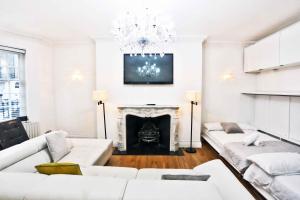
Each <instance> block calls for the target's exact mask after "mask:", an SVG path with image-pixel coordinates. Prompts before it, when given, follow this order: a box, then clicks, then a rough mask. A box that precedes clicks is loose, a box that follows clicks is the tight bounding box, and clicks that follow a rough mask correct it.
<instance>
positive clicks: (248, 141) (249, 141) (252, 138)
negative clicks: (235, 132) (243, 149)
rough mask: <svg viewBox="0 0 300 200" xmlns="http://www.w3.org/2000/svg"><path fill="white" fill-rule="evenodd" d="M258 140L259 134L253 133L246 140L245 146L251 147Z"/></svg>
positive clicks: (244, 141)
mask: <svg viewBox="0 0 300 200" xmlns="http://www.w3.org/2000/svg"><path fill="white" fill-rule="evenodd" d="M258 138H259V134H258V133H251V134H249V135H248V136H246V137H245V138H244V140H243V143H244V145H246V146H249V145H251V144H253V143H254V142H255V141H256V140H257V139H258Z"/></svg>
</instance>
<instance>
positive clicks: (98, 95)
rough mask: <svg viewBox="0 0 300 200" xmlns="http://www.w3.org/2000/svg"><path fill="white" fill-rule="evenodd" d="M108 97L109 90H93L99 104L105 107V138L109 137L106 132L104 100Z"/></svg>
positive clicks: (104, 120)
mask: <svg viewBox="0 0 300 200" xmlns="http://www.w3.org/2000/svg"><path fill="white" fill-rule="evenodd" d="M106 99H107V92H106V91H105V90H96V91H94V92H93V100H95V101H97V104H98V106H100V105H102V107H103V123H104V134H105V139H107V134H106V119H105V104H104V101H105V100H106Z"/></svg>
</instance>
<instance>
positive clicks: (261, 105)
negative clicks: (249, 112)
mask: <svg viewBox="0 0 300 200" xmlns="http://www.w3.org/2000/svg"><path fill="white" fill-rule="evenodd" d="M269 98H270V97H269V96H256V97H255V108H254V125H255V126H256V127H257V128H258V129H259V130H262V131H266V132H267V131H268V110H269Z"/></svg>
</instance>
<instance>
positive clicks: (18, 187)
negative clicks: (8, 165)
mask: <svg viewBox="0 0 300 200" xmlns="http://www.w3.org/2000/svg"><path fill="white" fill-rule="evenodd" d="M47 177H48V176H46V175H43V174H35V173H7V172H5V173H3V172H0V180H1V186H0V199H3V200H4V199H5V200H23V199H24V197H25V196H26V194H27V193H28V192H29V191H30V190H31V189H32V188H35V187H36V186H37V185H39V184H40V183H41V182H42V181H43V180H44V179H46V178H47Z"/></svg>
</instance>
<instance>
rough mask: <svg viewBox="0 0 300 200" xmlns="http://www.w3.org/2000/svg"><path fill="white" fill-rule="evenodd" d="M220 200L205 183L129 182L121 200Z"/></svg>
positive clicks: (213, 187)
mask: <svg viewBox="0 0 300 200" xmlns="http://www.w3.org/2000/svg"><path fill="white" fill-rule="evenodd" d="M166 199H172V200H183V199H188V200H199V199H207V200H221V199H222V198H221V196H220V194H219V192H218V190H217V189H216V188H215V186H214V185H213V184H210V183H208V182H206V181H168V180H165V181H160V180H130V181H129V182H128V184H127V187H126V191H125V194H124V198H123V200H166Z"/></svg>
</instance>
